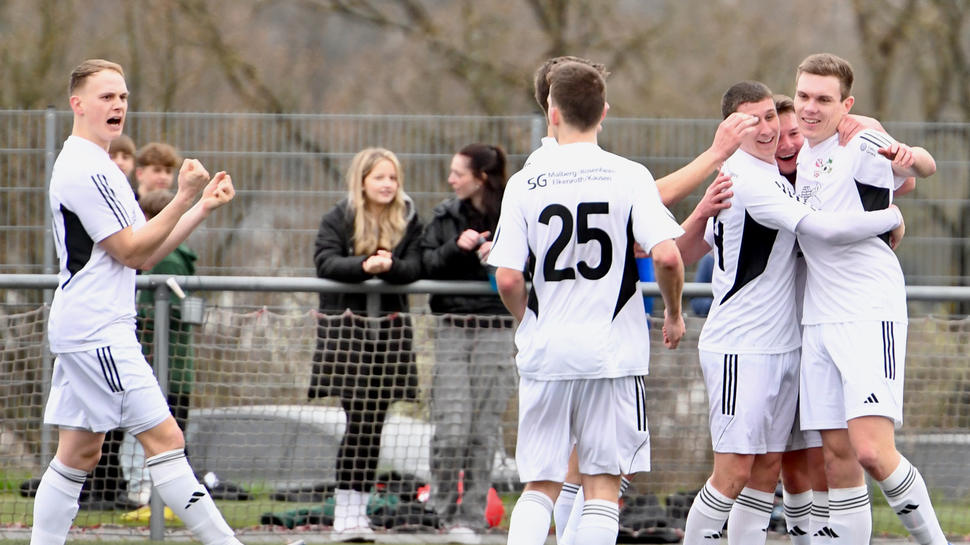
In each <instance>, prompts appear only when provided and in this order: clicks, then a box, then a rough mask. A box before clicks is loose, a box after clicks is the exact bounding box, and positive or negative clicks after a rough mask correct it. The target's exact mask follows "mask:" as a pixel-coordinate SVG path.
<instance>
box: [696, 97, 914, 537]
mask: <svg viewBox="0 0 970 545" xmlns="http://www.w3.org/2000/svg"><path fill="white" fill-rule="evenodd" d="M721 111H722V114H723V116H724V117H725V118H726V117H728V116H729V115H731V114H733V113H735V112H741V113H744V114H747V115H751V116H755V117H756V118H757V119H758V125H757V129H756V131H755V132H753V133H752V134H750V135H748V136H747V137H745V138H744V139H742V143H741V147H740V149H739V150H738V151H736V152H735V153H734V154H733V155H732V156H731V157H730V158H729V159H728V160H727V161H726V162H725V164H724V166H723V167H722V171H723V172H725V173H728V174H730V175H731V176H732V177H733V180H734V185H733V188H732V189H733V192H734V194H733V196H732V197H731V200H730V202H731V206H730V207H728V208H726V209H723V210H721V211H719V212H718V213H717V214H716V215H714V216H713V217H712V218H710V219H708V217H707V212H706V210H708V209H709V206H708V205H707V203H705V201H707V200H708V199H709V198H710V197H711V196H712V193H714V192H716V191H717V189H716V187H714V186H712V188H709V190H708V192H707V193H706V194H705V198H704V199H703V200H702V202H701V204H700V205H698V208H697V209H695V211H694V212H693V213H692V214H691V216H690V217H689V218H688V219H687V220H686V221H685V222H684V224H683V227H684V230H685V235H684V236H683V237H681V238H679V239H678V241H677V244H678V246H679V247H680V249H681V251H682V253H683V256H684V259H685V261H686V262H688V263H690V262H693V261H696V260H698V259H699V258H700V257H701V256H703V255H705V254H707V253H708V252H709V251H710V250H711V249H712V247H713V248H714V249H715V253H716V263H715V267H714V273H713V277H712V287H713V291H714V303H713V304H712V307H711V310H710V314H709V315H708V318H707V321H706V323H705V324H704V328H703V329H702V331H701V335H700V339H699V340H698V349H699V352H700V361H701V369H702V371H703V374H704V379H705V383H706V385H707V391H708V396H709V401H710V426H711V438H712V444H713V448H714V471H713V474H712V475H711V478H710V479H709V480H708V482H707V483H706V484H705V486H704V488H703V489H702V490H701V491H700V492H699V493H698V495H697V498H696V499H695V500H694V503H693V505H692V506H691V509H690V512H689V514H688V517H687V526H686V529H685V536H684V543H685V544H687V545H694V544H699V543H710V540H711V539H718V538H719V537H720V536H721V530H722V528H723V526H724V523H725V521H726V520H727V518H728V515H729V514H730V513H731V508H732V506H733V505H734V504H735V501H737V502H738V504H739V507H740V509H736V510H735V514H736V520H737V524H729V525H728V532H729V537H728V541H729V542H731V543H750V542H752V541H754V540H756V539H758V538H760V539H762V540H763V539H764V538H763V532H764V528H766V527H767V525H768V519H769V518H770V516H771V509H772V503H773V498H774V490H775V486H776V484H777V482H778V473H779V469H780V463H781V453H782V452H784V450H785V446H786V443H787V441H788V437H789V435H790V433H791V429H792V423H793V421H794V417H795V409H796V403H797V402H796V399H797V391H798V362H799V344H800V334H799V328H798V321H797V318H796V307H795V288H794V281H795V251H794V246H795V234H796V233H797V234H798V235H799V237H800V238H803V237H804V238H809V237H814V238H819V239H821V240H826V241H828V242H829V243H833V244H844V243H846V242H849V241H854V240H857V239H859V238H871V237H875V236H876V235H878V234H879V233H882V232H885V231H889V230H891V229H893V228H895V227H897V226H898V225H899V224H900V223H901V222H902V216H901V215H900V214H899V211H898V210H897V209H895V208H894V207H892V208H889V209H887V210H882V211H879V212H864V211H859V212H855V213H843V214H838V215H836V214H826V213H823V212H813V211H812V210H811V209H810V208H809V207H808V206H806V205H804V204H802V203H800V202H798V200H797V199H795V197H794V189H793V188H792V187H791V185H790V184H789V183H788V182H787V181H786V180H785V179H784V178H782V176H781V175H780V173H779V171H778V167H777V165H776V163H775V151H776V147H777V143H778V135H779V130H780V129H779V123H778V116H777V113H776V111H775V104H774V101H773V99H772V95H771V91H770V90H769V89H768V88H767V87H766V86H765V85H763V84H761V83H759V82H750V81H746V82H740V83H737V84H735V85H733V86H731V87H730V88H729V89H728V90H727V91H726V92H725V93H724V96H723V98H722V101H721ZM765 301H770V302H771V311H770V312H767V311H766V309H765V308H764V303H765ZM746 484H747V485H748V486H745V485H746ZM732 518H735V516H734V515H732ZM732 522H734V521H732Z"/></svg>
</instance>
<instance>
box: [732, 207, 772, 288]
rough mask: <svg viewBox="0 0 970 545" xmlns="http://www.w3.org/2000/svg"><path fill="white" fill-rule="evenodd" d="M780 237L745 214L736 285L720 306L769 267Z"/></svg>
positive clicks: (735, 277)
mask: <svg viewBox="0 0 970 545" xmlns="http://www.w3.org/2000/svg"><path fill="white" fill-rule="evenodd" d="M777 236H778V230H777V229H771V228H768V227H765V226H764V225H761V224H760V223H758V222H757V221H755V219H754V218H752V217H751V215H750V214H748V213H747V212H745V213H744V227H743V228H742V231H741V248H740V249H739V250H738V268H737V271H736V272H735V274H734V285H733V286H731V289H729V290H728V292H727V293H725V294H724V297H723V298H722V299H721V303H720V304H722V305H723V304H724V303H725V302H726V301H727V300H728V299H730V298H731V296H732V295H734V294H735V293H737V292H738V291H740V290H741V288H743V287H744V286H746V285H747V284H748V282H751V281H752V280H754V279H755V278H758V277H759V276H761V273H763V272H765V268H767V267H768V257H769V256H770V255H771V248H772V247H773V246H774V245H775V238H776V237H777Z"/></svg>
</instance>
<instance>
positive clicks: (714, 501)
mask: <svg viewBox="0 0 970 545" xmlns="http://www.w3.org/2000/svg"><path fill="white" fill-rule="evenodd" d="M733 505H734V500H733V499H731V498H729V497H727V496H725V495H724V494H721V493H720V492H718V491H717V489H715V488H714V487H713V486H711V481H707V482H706V483H705V484H704V488H702V489H701V490H700V492H698V493H697V496H696V497H695V498H694V503H693V504H691V506H690V511H689V512H688V513H687V527H686V528H685V529H684V545H701V544H705V543H706V544H709V543H716V540H718V539H720V538H721V536H722V535H723V533H722V531H723V530H724V523H725V522H727V519H728V516H729V515H730V514H731V507H732V506H733Z"/></svg>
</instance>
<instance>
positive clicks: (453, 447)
mask: <svg viewBox="0 0 970 545" xmlns="http://www.w3.org/2000/svg"><path fill="white" fill-rule="evenodd" d="M448 184H449V185H451V187H452V189H453V190H454V191H455V196H454V197H453V198H450V199H448V200H446V201H445V202H443V203H441V204H440V205H438V206H437V207H436V208H435V209H434V212H433V218H432V219H431V221H430V222H429V223H428V225H427V227H426V228H425V231H424V235H423V236H422V238H421V257H422V262H423V264H424V271H425V275H426V276H427V277H429V278H433V279H441V280H488V279H489V269H488V267H487V266H486V265H484V261H485V259H486V258H487V257H488V252H489V251H490V250H491V247H492V241H491V237H492V234H493V233H494V232H495V227H496V226H497V225H498V216H499V211H500V209H501V205H502V195H503V193H504V191H505V152H503V151H502V149H501V148H499V147H497V146H490V145H486V144H471V145H468V146H465V147H464V148H462V149H461V151H459V152H458V153H457V154H456V155H455V156H454V157H453V158H452V161H451V172H450V174H449V176H448ZM429 304H430V306H431V310H432V312H434V313H436V314H440V316H438V317H437V318H436V320H437V322H436V324H437V325H436V327H435V330H434V335H435V366H434V374H433V384H432V391H431V392H432V393H431V397H432V399H431V419H432V422H433V423H434V424H435V432H434V437H433V438H432V443H431V477H432V478H431V499H432V502H433V504H434V507H435V509H436V510H437V512H438V515H439V517H440V519H441V521H442V523H443V524H444V526H445V527H446V528H448V529H449V532H451V533H454V534H455V535H456V536H457V535H460V534H469V533H472V532H477V531H480V530H482V529H484V528H485V526H486V523H485V507H486V503H487V497H488V490H489V488H490V487H491V472H492V466H493V464H494V460H495V452H496V451H497V449H498V448H499V447H500V445H501V439H502V438H501V433H500V424H501V418H502V413H503V412H504V411H505V408H506V406H507V405H508V401H509V398H510V397H511V395H512V394H513V393H514V389H515V370H514V369H515V367H514V362H513V359H512V351H513V327H514V324H513V320H512V317H511V316H510V315H509V313H508V311H507V310H506V308H505V306H504V305H503V304H502V301H501V299H499V297H498V295H497V294H489V295H454V294H448V295H445V294H436V295H433V296H432V297H431V299H430V301H429ZM460 475H463V479H462V483H463V487H462V489H463V494H461V496H460V497H461V503H460V504H459V503H457V502H458V499H459V485H458V483H459V479H461V477H460Z"/></svg>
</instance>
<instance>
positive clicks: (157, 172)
mask: <svg viewBox="0 0 970 545" xmlns="http://www.w3.org/2000/svg"><path fill="white" fill-rule="evenodd" d="M181 162H182V160H181V159H180V158H179V154H178V151H176V150H175V148H174V147H172V146H170V145H168V144H165V143H162V142H150V143H148V144H145V145H144V146H142V147H141V149H140V150H138V154H137V155H136V156H135V194H136V196H137V198H139V199H140V198H142V197H144V196H145V194H146V193H148V192H151V191H155V190H156V189H172V186H173V185H174V184H175V166H176V165H178V164H179V163H181Z"/></svg>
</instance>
